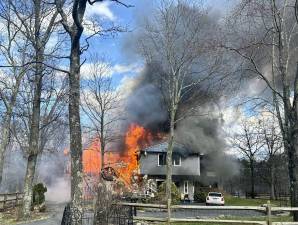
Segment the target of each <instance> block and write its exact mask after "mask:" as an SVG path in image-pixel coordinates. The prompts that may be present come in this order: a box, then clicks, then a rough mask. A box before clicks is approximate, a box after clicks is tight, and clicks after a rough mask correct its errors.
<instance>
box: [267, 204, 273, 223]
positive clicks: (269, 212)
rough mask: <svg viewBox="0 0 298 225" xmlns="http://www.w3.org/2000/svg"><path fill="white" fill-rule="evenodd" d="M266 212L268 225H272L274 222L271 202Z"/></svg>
mask: <svg viewBox="0 0 298 225" xmlns="http://www.w3.org/2000/svg"><path fill="white" fill-rule="evenodd" d="M266 212H267V225H272V220H271V204H270V201H268V202H267V205H266Z"/></svg>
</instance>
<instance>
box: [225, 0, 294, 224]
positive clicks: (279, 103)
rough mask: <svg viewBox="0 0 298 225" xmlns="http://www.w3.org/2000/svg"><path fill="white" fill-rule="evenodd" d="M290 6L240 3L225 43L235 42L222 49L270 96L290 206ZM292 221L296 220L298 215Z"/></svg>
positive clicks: (289, 3) (291, 3)
mask: <svg viewBox="0 0 298 225" xmlns="http://www.w3.org/2000/svg"><path fill="white" fill-rule="evenodd" d="M294 6H295V1H293V0H292V1H276V0H267V1H259V0H254V1H248V0H243V1H241V2H240V4H239V5H237V7H236V9H235V10H234V13H233V16H232V17H233V19H232V21H233V22H232V27H233V28H235V29H233V28H232V29H231V31H232V32H231V36H230V38H229V40H228V42H229V43H232V42H233V40H237V41H235V42H233V44H225V48H227V49H229V50H231V51H232V52H234V53H235V54H237V56H238V57H239V56H240V57H241V58H242V59H244V61H245V64H242V66H243V68H242V69H243V71H246V72H248V74H249V76H256V77H258V78H259V79H261V80H263V81H264V84H265V85H266V87H267V89H268V90H270V91H271V93H272V99H273V101H274V107H275V110H276V116H277V118H278V121H279V126H280V130H281V133H282V137H283V145H284V148H285V152H286V153H287V156H288V171H289V181H290V193H291V205H292V206H297V205H298V199H297V175H296V167H297V165H296V161H297V158H296V157H297V156H296V152H297V150H298V141H297V140H298V138H297V137H298V132H297V130H298V129H297V127H298V116H297V115H298V113H297V108H298V107H297V105H298V97H297V96H298V94H297V93H298V88H297V87H298V85H297V83H298V72H297V71H298V66H297V41H298V39H297V38H298V37H297V22H296V19H295V13H294ZM230 25H231V23H230ZM267 65H270V67H271V69H269V72H268V69H266V66H267ZM292 99H293V100H292ZM294 220H295V221H298V213H294Z"/></svg>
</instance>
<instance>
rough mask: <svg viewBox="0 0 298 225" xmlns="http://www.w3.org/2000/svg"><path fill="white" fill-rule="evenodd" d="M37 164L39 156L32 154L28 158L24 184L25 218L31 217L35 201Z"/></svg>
mask: <svg viewBox="0 0 298 225" xmlns="http://www.w3.org/2000/svg"><path fill="white" fill-rule="evenodd" d="M36 162H37V154H32V155H30V156H29V157H28V162H27V169H26V176H25V182H24V199H23V202H24V203H23V204H24V205H23V216H24V217H25V218H26V217H29V216H30V211H31V208H32V200H33V181H34V174H35V167H36Z"/></svg>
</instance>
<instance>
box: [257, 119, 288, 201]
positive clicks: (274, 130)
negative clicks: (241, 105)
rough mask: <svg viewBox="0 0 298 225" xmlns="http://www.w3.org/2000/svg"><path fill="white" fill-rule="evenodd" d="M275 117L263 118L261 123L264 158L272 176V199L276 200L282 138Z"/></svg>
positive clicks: (270, 183) (269, 180)
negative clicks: (278, 158)
mask: <svg viewBox="0 0 298 225" xmlns="http://www.w3.org/2000/svg"><path fill="white" fill-rule="evenodd" d="M276 120H277V119H276V118H275V117H274V115H273V116H272V115H271V117H270V118H263V119H262V120H261V121H260V126H261V127H260V132H261V135H262V139H263V142H264V144H265V146H264V149H263V154H264V155H263V157H264V158H265V160H266V161H267V163H268V169H269V173H270V176H269V178H268V179H265V180H268V183H269V185H270V199H275V198H276V196H275V188H274V185H275V183H276V182H275V177H276V172H275V170H276V157H275V156H276V155H278V154H280V153H281V152H282V147H283V146H282V137H281V133H280V131H279V127H278V124H277V121H276Z"/></svg>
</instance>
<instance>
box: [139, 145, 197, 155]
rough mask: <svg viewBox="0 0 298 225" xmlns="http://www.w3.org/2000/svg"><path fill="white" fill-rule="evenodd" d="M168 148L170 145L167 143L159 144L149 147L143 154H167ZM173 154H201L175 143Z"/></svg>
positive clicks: (143, 150)
mask: <svg viewBox="0 0 298 225" xmlns="http://www.w3.org/2000/svg"><path fill="white" fill-rule="evenodd" d="M167 148H168V143H167V142H162V143H159V144H155V145H152V146H149V147H147V148H144V149H142V150H141V151H142V152H149V153H166V152H167ZM173 152H175V153H179V154H181V155H189V154H200V153H199V152H196V151H193V150H191V149H189V148H187V147H186V146H184V145H182V144H179V143H176V142H175V143H174V148H173Z"/></svg>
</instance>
